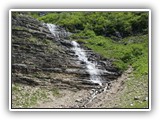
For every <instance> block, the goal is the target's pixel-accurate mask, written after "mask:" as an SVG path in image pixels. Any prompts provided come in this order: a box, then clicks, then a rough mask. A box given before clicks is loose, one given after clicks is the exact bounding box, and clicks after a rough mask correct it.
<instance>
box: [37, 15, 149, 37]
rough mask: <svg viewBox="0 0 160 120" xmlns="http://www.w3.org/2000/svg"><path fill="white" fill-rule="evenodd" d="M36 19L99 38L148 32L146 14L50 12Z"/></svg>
mask: <svg viewBox="0 0 160 120" xmlns="http://www.w3.org/2000/svg"><path fill="white" fill-rule="evenodd" d="M38 19H39V20H42V21H44V22H46V23H54V24H58V25H60V26H62V27H64V28H66V30H69V31H70V32H73V33H85V31H87V30H89V31H93V32H94V33H95V34H96V35H101V36H108V37H111V36H117V37H126V36H130V35H133V34H138V33H141V34H146V33H147V32H148V12H58V13H57V12H52V13H48V14H46V15H45V16H42V17H38ZM117 33H118V34H117Z"/></svg>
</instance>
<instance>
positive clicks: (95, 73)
mask: <svg viewBox="0 0 160 120" xmlns="http://www.w3.org/2000/svg"><path fill="white" fill-rule="evenodd" d="M72 45H73V50H74V51H75V54H76V55H77V56H78V59H79V60H80V61H83V62H84V63H85V64H86V68H87V72H88V73H89V74H90V80H91V81H92V82H93V83H98V84H99V85H100V86H102V83H101V77H100V76H99V75H100V71H99V69H97V68H96V64H94V63H92V62H90V61H88V58H87V56H86V53H85V51H84V50H83V49H82V48H81V47H80V45H79V44H78V43H77V42H76V41H72Z"/></svg>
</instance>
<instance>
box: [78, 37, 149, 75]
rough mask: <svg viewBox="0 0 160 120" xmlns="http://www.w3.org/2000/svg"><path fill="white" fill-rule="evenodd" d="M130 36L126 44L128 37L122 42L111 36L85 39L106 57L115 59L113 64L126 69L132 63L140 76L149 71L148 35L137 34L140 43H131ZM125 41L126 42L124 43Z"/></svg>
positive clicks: (87, 43) (88, 44)
mask: <svg viewBox="0 0 160 120" xmlns="http://www.w3.org/2000/svg"><path fill="white" fill-rule="evenodd" d="M130 38H132V39H133V38H134V36H132V37H128V44H126V42H127V39H126V38H125V39H124V40H122V41H121V42H119V43H117V42H114V41H113V40H111V39H110V38H105V37H101V36H97V37H94V38H91V39H89V40H80V41H81V42H82V41H85V42H84V43H85V45H86V46H87V47H89V48H91V49H93V50H94V51H95V52H97V53H99V54H101V55H103V56H104V57H106V58H110V59H112V60H113V64H114V65H115V66H117V67H118V68H119V69H120V70H125V69H126V68H127V67H128V65H132V66H133V68H134V69H135V71H136V72H135V73H136V74H137V75H139V76H141V75H144V74H147V73H148V36H147V35H143V36H139V37H138V36H136V38H137V39H139V40H138V41H143V42H138V43H136V42H135V43H130V42H129V41H130ZM124 41H125V44H124Z"/></svg>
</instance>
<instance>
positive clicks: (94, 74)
mask: <svg viewBox="0 0 160 120" xmlns="http://www.w3.org/2000/svg"><path fill="white" fill-rule="evenodd" d="M47 27H48V29H49V30H50V32H51V33H52V35H53V36H54V37H56V39H58V40H60V38H65V37H67V36H69V35H70V34H71V33H69V32H66V31H65V30H64V29H59V28H58V27H57V26H56V25H54V24H47ZM72 45H73V48H72V49H73V50H74V51H75V54H76V55H77V56H78V59H79V60H80V61H83V62H84V63H85V64H86V71H87V72H88V73H89V75H90V80H91V81H92V82H93V83H97V84H99V85H100V86H102V80H101V77H100V70H99V69H97V68H96V64H95V63H92V62H90V61H88V58H87V56H86V53H85V50H84V49H82V48H81V47H80V45H79V44H78V43H77V42H76V41H72Z"/></svg>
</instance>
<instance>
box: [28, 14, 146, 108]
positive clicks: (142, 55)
mask: <svg viewBox="0 0 160 120" xmlns="http://www.w3.org/2000/svg"><path fill="white" fill-rule="evenodd" d="M39 14H40V13H38V12H34V13H29V15H31V16H33V17H34V18H37V19H38V20H40V21H43V22H45V23H53V24H56V25H59V26H61V27H63V28H65V29H66V30H67V31H70V32H72V33H74V34H73V35H72V36H71V39H75V40H77V41H78V42H80V43H82V44H83V45H84V46H86V47H88V48H91V49H92V50H94V51H95V52H97V53H99V54H101V55H102V56H103V57H105V58H108V59H111V60H112V61H113V65H115V67H117V68H118V69H119V70H120V71H122V72H123V71H125V70H127V68H128V67H129V66H131V67H132V68H133V73H131V74H130V75H129V77H128V78H127V80H126V81H125V83H124V84H125V90H124V92H123V93H121V95H120V96H119V101H118V102H117V103H120V105H119V106H118V108H148V100H146V98H148V39H149V38H148V28H149V26H148V16H149V13H148V12H48V13H45V15H43V16H40V15H39ZM53 91H55V92H54V93H53V94H58V93H57V92H56V89H55V90H53ZM136 96H138V97H139V98H138V99H137V100H135V97H136Z"/></svg>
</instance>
